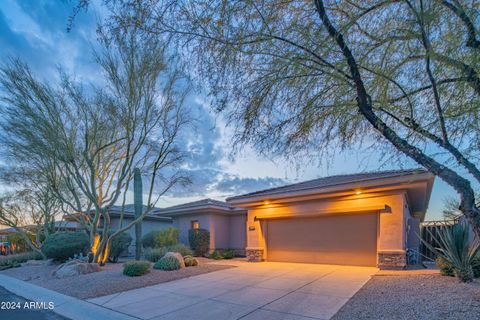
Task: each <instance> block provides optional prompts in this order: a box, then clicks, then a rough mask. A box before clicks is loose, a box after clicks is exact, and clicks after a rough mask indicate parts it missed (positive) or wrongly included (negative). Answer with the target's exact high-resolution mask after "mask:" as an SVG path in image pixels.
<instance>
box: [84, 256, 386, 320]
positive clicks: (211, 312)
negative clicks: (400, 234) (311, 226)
mask: <svg viewBox="0 0 480 320" xmlns="http://www.w3.org/2000/svg"><path fill="white" fill-rule="evenodd" d="M377 271H378V269H376V268H369V267H350V266H337V265H316V264H298V263H279V262H262V263H243V264H241V265H240V266H238V267H235V268H231V269H226V270H221V271H216V272H212V273H207V274H202V275H199V276H195V277H190V278H186V279H181V280H177V281H172V282H167V283H162V284H158V285H155V286H150V287H145V288H141V289H135V290H130V291H125V292H122V293H117V294H113V295H109V296H104V297H99V298H94V299H90V300H89V301H90V302H93V303H96V304H99V305H102V306H104V307H106V308H111V309H114V310H116V311H119V312H123V313H127V314H129V315H132V316H135V317H138V318H141V319H222V320H223V319H245V320H252V319H263V320H265V319H275V320H279V319H283V320H287V319H288V320H300V319H309V318H310V319H311V318H315V319H330V318H331V317H332V316H333V315H334V314H335V313H336V312H337V311H338V310H339V309H340V308H341V307H342V306H343V305H344V304H345V303H346V302H347V300H348V299H349V298H350V297H351V296H353V295H354V294H355V293H356V292H357V291H358V290H359V289H360V288H361V287H362V286H363V285H364V284H365V283H366V282H367V281H368V280H369V279H370V277H371V276H372V275H373V274H375V273H376V272H377Z"/></svg>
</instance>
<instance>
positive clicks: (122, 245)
mask: <svg viewBox="0 0 480 320" xmlns="http://www.w3.org/2000/svg"><path fill="white" fill-rule="evenodd" d="M130 243H132V236H130V234H129V233H127V232H122V233H120V234H119V235H117V236H116V237H115V238H113V240H112V245H111V247H110V254H109V260H110V261H111V262H117V261H118V257H120V255H121V254H122V252H124V251H125V250H127V248H128V246H129V245H130Z"/></svg>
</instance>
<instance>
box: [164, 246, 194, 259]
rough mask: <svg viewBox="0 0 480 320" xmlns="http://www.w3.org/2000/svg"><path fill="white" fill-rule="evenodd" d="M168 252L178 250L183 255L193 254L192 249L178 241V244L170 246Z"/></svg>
mask: <svg viewBox="0 0 480 320" xmlns="http://www.w3.org/2000/svg"><path fill="white" fill-rule="evenodd" d="M167 252H178V253H180V254H181V255H182V257H185V256H191V255H192V254H193V252H192V250H191V249H190V248H189V247H187V246H186V245H184V244H183V243H177V244H176V245H173V246H168V247H167Z"/></svg>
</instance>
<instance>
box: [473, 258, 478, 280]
mask: <svg viewBox="0 0 480 320" xmlns="http://www.w3.org/2000/svg"><path fill="white" fill-rule="evenodd" d="M472 269H473V276H474V277H475V278H480V255H477V256H476V257H475V258H474V259H473V260H472Z"/></svg>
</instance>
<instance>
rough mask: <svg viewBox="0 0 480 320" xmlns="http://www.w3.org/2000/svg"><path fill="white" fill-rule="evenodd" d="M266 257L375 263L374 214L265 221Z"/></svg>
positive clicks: (322, 261)
mask: <svg viewBox="0 0 480 320" xmlns="http://www.w3.org/2000/svg"><path fill="white" fill-rule="evenodd" d="M264 223H266V224H267V225H266V227H267V228H266V234H267V237H266V238H267V260H268V261H282V262H302V263H325V264H342V265H357V266H375V265H376V256H377V255H376V253H377V215H376V214H355V215H335V216H327V217H321V218H290V219H278V220H276V219H275V220H266V221H265V222H264Z"/></svg>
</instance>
